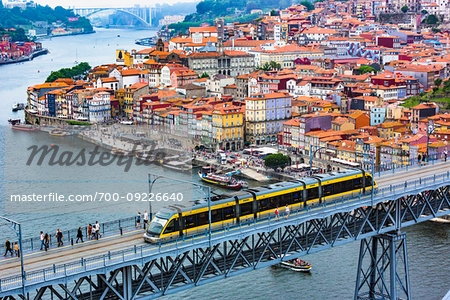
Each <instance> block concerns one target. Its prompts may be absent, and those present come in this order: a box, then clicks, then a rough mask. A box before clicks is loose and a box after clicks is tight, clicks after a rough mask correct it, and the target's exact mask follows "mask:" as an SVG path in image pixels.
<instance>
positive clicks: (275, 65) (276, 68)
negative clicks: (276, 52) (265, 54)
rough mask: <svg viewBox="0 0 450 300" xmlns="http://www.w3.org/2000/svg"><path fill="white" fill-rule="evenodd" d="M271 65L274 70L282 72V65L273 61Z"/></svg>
mask: <svg viewBox="0 0 450 300" xmlns="http://www.w3.org/2000/svg"><path fill="white" fill-rule="evenodd" d="M269 65H270V68H271V69H272V70H280V69H281V65H280V64H279V63H277V62H275V61H273V60H272V61H270V63H269Z"/></svg>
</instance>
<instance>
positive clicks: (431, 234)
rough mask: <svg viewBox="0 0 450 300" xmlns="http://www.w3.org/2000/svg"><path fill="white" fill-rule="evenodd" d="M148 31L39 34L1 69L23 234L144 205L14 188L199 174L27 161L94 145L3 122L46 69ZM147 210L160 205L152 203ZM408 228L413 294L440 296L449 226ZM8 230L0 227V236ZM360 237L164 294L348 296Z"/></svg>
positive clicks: (98, 56) (87, 187)
mask: <svg viewBox="0 0 450 300" xmlns="http://www.w3.org/2000/svg"><path fill="white" fill-rule="evenodd" d="M154 34H155V32H153V31H133V30H124V29H109V30H107V29H98V30H97V32H96V33H94V34H90V35H79V36H66V37H59V38H53V39H51V40H44V41H43V43H44V47H46V48H48V49H49V50H50V54H48V55H44V56H40V57H37V58H36V59H35V60H33V61H31V62H25V63H21V64H15V65H6V66H1V67H0V126H1V130H0V147H1V148H0V181H1V185H0V196H1V198H0V199H1V200H0V215H2V216H7V217H10V218H12V219H15V220H17V221H19V222H22V224H23V231H24V236H25V237H29V236H36V235H37V234H38V231H40V230H44V231H48V232H54V231H55V230H56V228H57V227H61V228H63V229H68V228H74V227H76V226H79V225H85V224H87V223H92V222H95V220H99V221H100V222H105V221H108V220H112V219H115V218H119V217H128V216H131V215H134V214H135V213H136V211H138V210H140V211H141V212H142V211H143V210H144V209H148V208H147V204H146V203H139V202H127V201H119V202H118V203H100V204H99V203H72V202H70V203H52V204H49V203H12V202H11V201H10V196H11V195H14V194H33V193H41V194H48V193H51V192H53V193H60V194H65V195H67V194H70V193H83V194H92V193H95V192H117V193H121V194H122V195H124V194H126V193H128V192H130V193H136V192H146V191H148V185H147V174H148V172H155V173H158V174H165V175H167V176H170V177H174V178H178V179H182V180H198V179H197V178H196V177H195V176H191V175H181V174H177V173H174V172H171V171H167V170H162V169H160V168H159V167H155V166H132V168H131V169H130V171H128V172H124V168H123V167H121V166H118V165H116V164H112V165H109V166H102V167H99V166H98V167H89V166H72V167H64V166H49V165H46V164H43V165H42V166H38V165H36V164H31V165H30V166H28V165H27V160H28V158H29V154H30V150H28V148H29V147H31V146H33V145H52V144H53V145H58V146H59V147H60V148H61V149H62V150H69V149H71V150H73V151H74V152H75V153H78V152H79V151H81V150H82V149H86V150H87V151H92V149H93V148H94V146H93V145H91V144H88V143H86V142H83V141H80V140H78V139H77V138H73V137H55V136H50V135H48V134H47V133H44V132H35V133H28V132H18V131H13V130H11V129H10V128H9V126H8V125H7V122H6V121H7V119H8V118H9V117H17V116H21V117H22V115H21V113H12V112H11V107H12V105H13V104H14V103H16V102H25V100H26V89H27V87H28V86H30V85H34V84H40V83H42V82H44V81H45V78H46V77H47V76H48V75H49V74H50V72H51V71H52V70H58V69H59V68H62V67H70V66H72V65H74V64H75V61H78V62H83V61H87V62H88V63H89V64H90V65H91V66H95V65H99V64H103V63H113V62H114V59H115V50H116V49H127V50H131V49H132V48H135V49H137V50H139V49H142V48H144V47H140V46H138V45H135V44H134V40H135V39H138V38H143V37H149V36H152V35H154ZM155 186H156V188H157V191H162V192H163V191H165V192H170V193H172V192H173V193H178V192H182V193H183V195H185V197H186V199H188V198H190V197H191V196H192V195H194V196H199V195H198V193H197V192H196V191H193V190H192V189H190V188H189V187H188V186H185V185H182V184H178V183H175V182H174V181H171V182H170V181H164V180H162V181H161V182H160V183H159V184H157V185H155ZM153 205H154V207H153V209H154V210H158V209H159V208H161V207H163V206H164V205H166V204H165V203H158V202H157V203H154V204H153ZM404 231H405V232H406V233H407V245H408V253H409V267H410V268H409V270H410V277H411V279H410V282H411V288H412V292H413V299H441V298H442V297H443V296H444V295H445V293H446V292H447V290H448V289H449V288H450V279H449V278H450V277H449V274H450V256H449V249H450V248H449V247H450V238H449V235H450V226H448V225H446V224H437V223H432V222H428V223H425V224H419V225H415V226H413V227H410V228H406V229H405V230H404ZM11 235H12V233H11V230H10V229H9V228H8V227H7V226H4V224H3V225H0V241H3V240H4V238H5V237H10V236H11ZM358 253H359V243H358V242H354V243H351V244H347V245H344V246H341V247H338V248H333V249H330V250H327V251H323V252H320V253H316V254H313V255H308V256H306V257H304V259H305V260H307V261H308V262H310V263H312V265H313V270H312V272H311V274H297V273H293V272H290V271H288V270H284V269H272V268H265V269H261V270H257V271H253V272H250V273H247V274H243V275H239V276H236V277H232V278H229V279H226V280H221V281H219V282H215V283H211V284H208V285H205V286H201V287H198V288H195V289H191V290H188V291H186V292H181V293H178V294H175V295H171V296H167V297H165V298H168V299H182V298H183V299H186V298H187V299H198V298H201V299H221V298H228V299H255V298H258V299H274V298H275V299H350V298H352V295H353V291H354V282H355V277H356V265H357V259H358Z"/></svg>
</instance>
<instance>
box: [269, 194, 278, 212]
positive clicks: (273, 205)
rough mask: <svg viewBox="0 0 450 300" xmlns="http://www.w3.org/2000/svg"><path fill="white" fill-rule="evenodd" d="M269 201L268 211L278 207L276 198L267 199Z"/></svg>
mask: <svg viewBox="0 0 450 300" xmlns="http://www.w3.org/2000/svg"><path fill="white" fill-rule="evenodd" d="M267 200H268V201H269V209H271V208H276V207H278V206H279V205H278V197H272V198H269V199H267Z"/></svg>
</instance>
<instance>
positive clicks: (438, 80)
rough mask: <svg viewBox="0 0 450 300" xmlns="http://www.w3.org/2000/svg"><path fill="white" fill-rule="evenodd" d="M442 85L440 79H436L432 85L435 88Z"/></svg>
mask: <svg viewBox="0 0 450 300" xmlns="http://www.w3.org/2000/svg"><path fill="white" fill-rule="evenodd" d="M441 84H442V79H440V78H438V79H436V80H435V81H434V85H435V86H437V87H438V88H439V87H440V86H441Z"/></svg>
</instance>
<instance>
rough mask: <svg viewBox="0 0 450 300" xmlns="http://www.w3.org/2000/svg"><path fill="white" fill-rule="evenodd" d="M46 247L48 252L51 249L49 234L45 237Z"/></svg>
mask: <svg viewBox="0 0 450 300" xmlns="http://www.w3.org/2000/svg"><path fill="white" fill-rule="evenodd" d="M44 247H45V251H47V250H48V248H49V247H50V236H49V235H48V233H47V232H46V233H45V235H44Z"/></svg>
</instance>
